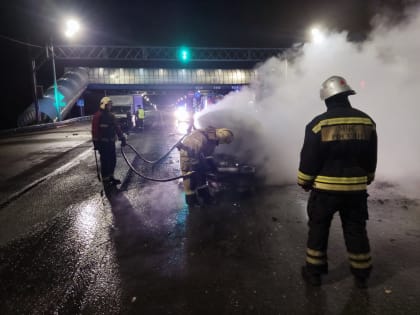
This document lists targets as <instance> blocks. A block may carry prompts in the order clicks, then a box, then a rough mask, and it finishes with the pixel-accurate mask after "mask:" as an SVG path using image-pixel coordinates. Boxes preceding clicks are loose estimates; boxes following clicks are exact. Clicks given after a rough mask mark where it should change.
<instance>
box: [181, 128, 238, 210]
mask: <svg viewBox="0 0 420 315" xmlns="http://www.w3.org/2000/svg"><path fill="white" fill-rule="evenodd" d="M232 141H233V132H232V131H231V130H229V129H227V128H218V129H216V128H214V127H207V128H206V129H205V130H201V129H196V130H194V131H192V132H191V133H190V134H189V135H188V136H186V137H185V138H184V139H183V141H182V142H181V143H180V144H179V145H178V149H179V150H180V164H181V172H182V175H185V174H187V173H188V172H190V171H195V173H193V174H192V175H191V177H187V178H184V179H183V183H184V191H185V200H186V203H187V204H188V205H189V206H194V205H199V204H200V202H199V199H201V200H202V202H203V203H205V204H210V203H211V202H212V197H211V195H210V191H209V187H208V186H207V181H206V172H208V171H212V170H213V171H214V170H215V168H216V165H215V164H214V161H213V159H212V156H211V155H212V154H213V152H214V150H215V148H216V146H217V145H219V144H228V143H231V142H232Z"/></svg>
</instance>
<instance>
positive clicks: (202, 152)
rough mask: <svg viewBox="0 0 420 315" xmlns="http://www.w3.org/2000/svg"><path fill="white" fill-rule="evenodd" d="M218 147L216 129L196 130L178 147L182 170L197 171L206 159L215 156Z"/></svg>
mask: <svg viewBox="0 0 420 315" xmlns="http://www.w3.org/2000/svg"><path fill="white" fill-rule="evenodd" d="M216 146H217V140H216V131H215V129H214V130H213V129H206V130H201V129H196V130H194V131H192V132H191V133H190V134H189V135H188V136H186V137H185V138H184V140H183V141H182V142H181V143H180V144H179V145H178V148H179V149H180V163H181V170H182V171H184V172H187V171H192V170H196V169H197V167H199V166H200V163H201V162H203V161H204V160H205V158H206V157H208V156H210V155H212V154H213V152H214V150H215V148H216Z"/></svg>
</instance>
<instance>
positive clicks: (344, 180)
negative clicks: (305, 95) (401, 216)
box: [298, 76, 377, 288]
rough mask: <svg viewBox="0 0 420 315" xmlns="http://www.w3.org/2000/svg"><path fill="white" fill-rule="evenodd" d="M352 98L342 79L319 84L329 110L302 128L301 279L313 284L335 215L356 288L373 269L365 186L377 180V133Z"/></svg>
mask: <svg viewBox="0 0 420 315" xmlns="http://www.w3.org/2000/svg"><path fill="white" fill-rule="evenodd" d="M352 94H356V93H355V91H354V90H352V89H351V88H350V86H349V85H348V84H347V82H346V80H345V79H344V78H342V77H339V76H332V77H330V78H328V79H327V80H326V81H325V82H324V83H323V84H322V86H321V90H320V96H321V99H322V100H323V101H325V104H326V106H327V111H326V112H325V113H323V114H321V115H318V116H316V117H315V118H314V119H313V120H312V121H311V122H310V123H309V124H308V125H307V126H306V130H305V139H304V143H303V148H302V151H301V154H300V165H299V172H298V184H299V185H300V186H301V187H302V188H304V189H305V190H306V191H309V190H311V193H310V196H309V200H308V208H307V212H308V216H309V222H308V226H309V232H308V240H307V249H306V266H304V267H302V276H303V278H304V280H305V281H306V282H307V283H309V284H311V285H313V286H319V285H321V275H322V274H326V273H328V262H327V246H328V235H329V229H330V224H331V221H332V219H333V215H334V213H335V212H336V211H338V212H339V214H340V218H341V223H342V228H343V234H344V239H345V244H346V247H347V251H348V259H349V262H350V270H351V272H352V274H353V276H354V280H355V285H356V286H357V287H359V288H365V287H367V284H366V281H367V279H368V277H369V275H370V272H371V269H372V262H371V256H370V246H369V239H368V236H367V231H366V220H368V208H367V197H368V194H367V185H369V184H370V183H371V182H372V181H373V179H374V176H375V170H376V162H377V134H376V126H375V123H374V121H373V120H372V119H371V118H370V117H369V116H368V115H367V114H365V113H363V112H362V111H360V110H357V109H355V108H353V107H351V105H350V102H349V100H348V96H349V95H352Z"/></svg>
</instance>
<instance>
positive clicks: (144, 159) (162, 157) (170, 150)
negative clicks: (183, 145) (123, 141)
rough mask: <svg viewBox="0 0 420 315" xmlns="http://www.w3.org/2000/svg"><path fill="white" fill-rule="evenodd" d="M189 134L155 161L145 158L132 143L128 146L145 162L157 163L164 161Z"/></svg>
mask: <svg viewBox="0 0 420 315" xmlns="http://www.w3.org/2000/svg"><path fill="white" fill-rule="evenodd" d="M186 136H187V135H184V136H182V138H181V139H179V140H178V142H177V143H175V144H174V145H173V146H172V147H171V148H170V149H169V151H168V152H166V153H165V154H164V155H162V156H161V157H160V158H158V159H157V160H154V161H151V160H147V159H146V158H144V157H142V156H141V154H140V153H138V152H137V151H136V149H134V147H133V146H132V145H131V144H128V143H127V146H129V147H130V148H131V150H133V151H134V152H135V153H136V154H137V156H138V157H139V158H140V159H142V160H143V161H144V162H146V163H149V164H157V163H159V162H160V161H162V160H163V159H165V158H166V157H167V156H168V155H169V153H171V152H172V151H173V150H174V149H175V148H176V147H177V145H178V144H179V143H180V142H181V141H182V140H183V139H184V138H185V137H186Z"/></svg>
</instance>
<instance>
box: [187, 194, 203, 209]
mask: <svg viewBox="0 0 420 315" xmlns="http://www.w3.org/2000/svg"><path fill="white" fill-rule="evenodd" d="M185 202H186V203H187V205H188V207H195V206H199V205H200V203H199V202H198V199H197V196H196V194H192V195H185Z"/></svg>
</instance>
